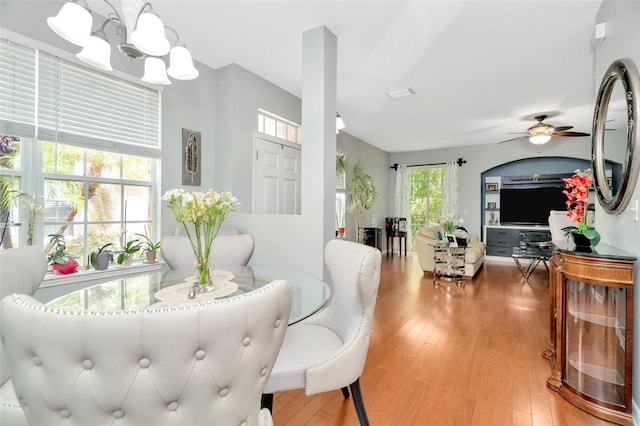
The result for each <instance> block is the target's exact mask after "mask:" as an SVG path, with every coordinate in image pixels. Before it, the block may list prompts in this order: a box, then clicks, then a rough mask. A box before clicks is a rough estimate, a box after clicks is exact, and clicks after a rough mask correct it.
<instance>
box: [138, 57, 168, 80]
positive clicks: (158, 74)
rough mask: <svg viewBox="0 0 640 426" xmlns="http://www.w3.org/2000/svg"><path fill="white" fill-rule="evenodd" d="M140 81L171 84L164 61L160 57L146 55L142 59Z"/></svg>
mask: <svg viewBox="0 0 640 426" xmlns="http://www.w3.org/2000/svg"><path fill="white" fill-rule="evenodd" d="M142 81H146V82H147V83H151V84H161V85H167V84H171V81H169V77H167V69H166V67H165V65H164V61H163V60H162V59H161V58H156V57H155V56H147V58H146V59H145V60H144V75H143V76H142Z"/></svg>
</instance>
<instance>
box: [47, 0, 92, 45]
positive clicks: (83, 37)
mask: <svg viewBox="0 0 640 426" xmlns="http://www.w3.org/2000/svg"><path fill="white" fill-rule="evenodd" d="M81 3H83V4H84V5H83V4H81ZM47 24H48V25H49V27H50V28H51V29H52V30H53V31H54V32H55V33H56V34H58V35H59V36H60V37H62V38H63V39H65V40H67V41H68V42H71V43H73V44H75V45H77V46H84V45H85V43H87V41H88V40H89V36H90V35H91V26H92V25H93V18H92V17H91V12H89V10H88V9H87V7H86V2H84V1H82V2H80V1H78V2H76V1H70V2H67V3H65V4H64V5H63V6H62V8H61V9H60V12H58V14H57V15H56V16H52V17H50V18H47Z"/></svg>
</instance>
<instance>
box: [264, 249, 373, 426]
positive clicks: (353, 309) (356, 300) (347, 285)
mask: <svg viewBox="0 0 640 426" xmlns="http://www.w3.org/2000/svg"><path fill="white" fill-rule="evenodd" d="M325 262H326V264H327V268H328V270H329V273H330V274H331V281H332V283H333V288H332V293H331V301H330V302H329V304H328V305H327V306H326V307H325V308H324V309H323V310H321V311H320V312H318V313H316V314H315V315H312V316H310V317H309V318H307V319H305V320H303V321H301V322H299V323H297V324H295V325H292V326H290V327H289V329H288V330H287V335H286V336H285V339H284V343H283V344H282V349H281V350H280V354H279V355H278V360H277V361H276V365H275V366H274V368H273V371H272V373H271V377H270V378H269V381H268V382H267V385H266V387H265V396H264V397H263V405H264V406H265V407H267V408H269V409H271V406H272V404H273V393H274V392H278V391H285V390H291V389H304V390H305V393H306V394H307V395H313V394H316V393H319V392H326V391H329V390H335V389H342V392H343V394H344V396H345V398H346V397H348V396H349V391H348V389H347V387H349V388H350V389H351V393H352V394H353V402H354V404H355V407H356V412H357V413H358V419H359V420H360V424H361V425H368V424H369V421H368V419H367V414H366V411H365V407H364V401H363V399H362V393H361V391H360V376H361V375H362V371H363V369H364V363H365V360H366V357H367V351H368V350H369V339H370V333H371V321H372V320H373V311H374V308H375V305H376V298H377V294H378V286H379V284H380V262H381V255H380V251H379V250H377V249H375V248H373V247H370V246H365V245H362V244H357V243H354V242H350V241H345V240H331V241H329V243H328V244H327V246H326V247H325Z"/></svg>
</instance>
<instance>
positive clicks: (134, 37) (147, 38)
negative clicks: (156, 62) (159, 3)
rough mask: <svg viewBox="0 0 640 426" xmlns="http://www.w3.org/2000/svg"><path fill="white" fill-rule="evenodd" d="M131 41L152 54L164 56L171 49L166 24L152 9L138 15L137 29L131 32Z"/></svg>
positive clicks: (143, 50) (148, 53)
mask: <svg viewBox="0 0 640 426" xmlns="http://www.w3.org/2000/svg"><path fill="white" fill-rule="evenodd" d="M131 43H133V45H134V46H135V47H136V48H138V49H140V50H141V51H142V52H144V53H146V54H147V55H151V56H164V55H166V54H167V53H169V50H170V49H171V44H169V40H167V36H166V35H165V32H164V24H163V23H162V21H161V20H160V17H159V16H158V15H156V14H155V13H153V12H152V11H148V12H144V13H141V14H140V16H139V17H138V20H137V21H136V29H135V31H134V32H132V33H131Z"/></svg>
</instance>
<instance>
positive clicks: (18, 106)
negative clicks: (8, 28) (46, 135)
mask: <svg viewBox="0 0 640 426" xmlns="http://www.w3.org/2000/svg"><path fill="white" fill-rule="evenodd" d="M35 82H36V51H35V49H31V48H27V47H24V46H21V45H19V44H16V43H13V42H11V41H9V40H5V39H0V133H2V134H5V135H13V136H22V137H33V136H34V135H35V103H36V83H35Z"/></svg>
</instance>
